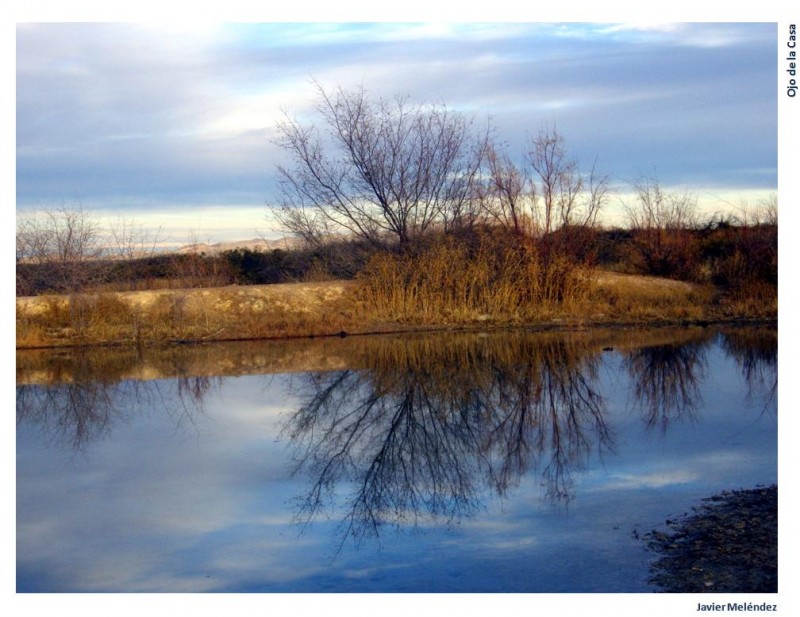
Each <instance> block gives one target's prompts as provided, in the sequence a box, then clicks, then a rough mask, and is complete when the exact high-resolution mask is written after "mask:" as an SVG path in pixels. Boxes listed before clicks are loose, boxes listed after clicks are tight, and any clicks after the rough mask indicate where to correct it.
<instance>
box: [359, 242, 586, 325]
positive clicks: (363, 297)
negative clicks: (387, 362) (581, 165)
mask: <svg viewBox="0 0 800 617" xmlns="http://www.w3.org/2000/svg"><path fill="white" fill-rule="evenodd" d="M358 283H359V287H358V292H357V299H358V300H359V301H360V303H361V307H362V308H361V310H363V312H364V313H365V314H366V315H368V316H371V317H374V318H376V319H383V320H389V321H396V322H399V323H413V324H452V323H455V324H464V323H474V322H486V321H492V322H521V321H525V320H531V319H546V318H549V317H553V316H556V315H559V314H563V313H570V312H573V311H575V310H576V309H577V308H578V307H579V306H580V305H581V303H582V301H583V300H584V299H585V298H586V297H588V294H589V289H590V285H589V276H588V272H587V271H586V270H585V269H584V268H581V267H579V266H577V265H576V264H574V263H573V262H571V261H570V260H569V259H567V258H566V257H554V258H552V259H550V260H548V261H546V262H545V261H543V260H542V259H540V258H539V256H538V255H537V253H536V251H535V250H533V249H531V248H528V247H525V246H509V245H503V244H501V243H496V242H494V241H492V240H491V239H488V240H487V239H481V241H480V242H479V243H478V245H477V247H474V248H471V249H469V248H468V247H466V246H465V245H464V244H461V243H457V242H446V241H442V242H439V243H436V244H435V245H433V246H431V247H429V248H427V249H425V250H423V251H422V252H420V253H418V254H413V255H412V254H405V255H393V254H378V255H375V256H374V257H373V258H372V259H371V260H370V261H369V262H368V263H367V265H366V267H365V268H364V270H363V271H362V272H361V273H360V275H359V277H358Z"/></svg>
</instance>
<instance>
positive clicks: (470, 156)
mask: <svg viewBox="0 0 800 617" xmlns="http://www.w3.org/2000/svg"><path fill="white" fill-rule="evenodd" d="M318 93H319V103H318V105H317V112H318V113H319V114H320V117H321V118H322V121H323V123H324V125H325V127H326V129H327V130H326V132H325V134H324V136H323V133H321V132H320V130H319V129H317V128H316V127H315V126H305V125H303V124H301V123H300V122H299V121H297V120H293V119H290V118H287V119H285V120H284V121H283V122H281V123H279V124H278V131H279V134H280V137H279V139H278V144H279V145H280V146H281V147H282V148H283V149H284V150H286V151H287V152H288V153H289V154H290V155H291V156H292V159H293V165H292V166H291V167H280V168H279V174H280V176H281V184H282V192H283V197H284V199H283V204H282V208H281V209H280V211H279V212H278V213H277V214H278V218H279V219H280V220H281V222H282V224H283V225H284V226H285V227H286V228H287V229H288V230H289V231H290V232H291V233H293V234H295V235H298V236H300V237H301V238H304V239H306V240H309V241H311V242H318V241H319V240H320V239H321V238H322V237H324V235H325V234H326V233H341V232H347V233H350V234H353V235H355V236H358V237H361V238H364V239H366V240H368V241H370V242H372V243H374V244H377V245H381V244H384V243H385V239H386V238H387V237H388V238H391V239H393V240H396V241H398V242H399V243H401V244H405V243H407V242H409V241H410V240H412V239H414V238H416V237H418V236H420V235H421V234H423V233H424V232H425V231H427V230H429V229H431V228H432V227H434V226H435V225H439V226H440V227H441V228H443V229H445V230H447V229H453V228H457V227H459V226H468V225H471V224H472V223H473V222H474V220H475V219H476V218H477V215H478V212H477V210H476V208H475V207H474V203H473V197H474V192H473V188H474V185H475V183H476V181H477V177H478V171H479V168H480V163H481V159H482V156H483V153H484V151H485V145H486V143H487V139H488V129H487V134H484V135H480V134H476V133H475V132H473V130H472V123H471V121H470V120H469V119H467V118H465V117H464V116H463V115H461V114H459V113H457V112H454V111H451V110H449V109H448V108H447V107H445V106H443V105H427V104H412V103H410V102H409V100H408V99H405V98H401V97H398V98H396V99H394V100H393V101H391V102H389V101H384V100H382V99H379V100H372V99H370V98H369V97H368V96H367V94H366V93H365V91H364V90H363V89H360V90H356V91H345V90H343V89H341V88H339V89H338V90H336V92H335V93H333V94H329V93H327V92H326V91H325V90H324V89H323V88H322V87H320V86H318Z"/></svg>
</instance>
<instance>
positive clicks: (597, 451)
mask: <svg viewBox="0 0 800 617" xmlns="http://www.w3.org/2000/svg"><path fill="white" fill-rule="evenodd" d="M716 336H717V331H715V330H713V329H694V330H683V331H679V332H674V331H672V332H670V331H655V332H650V333H647V332H643V333H636V334H616V333H609V332H602V331H600V332H592V333H572V334H566V333H560V334H556V333H524V332H506V333H493V334H489V335H478V334H471V335H467V334H462V335H453V334H448V335H438V336H430V335H428V336H422V335H420V336H407V337H402V338H401V337H367V338H363V339H352V340H351V341H348V342H347V345H348V347H343V348H340V349H338V353H341V354H342V355H341V357H342V358H344V360H343V363H344V365H346V366H350V367H359V368H349V369H345V370H335V371H327V372H315V373H300V374H299V375H300V377H298V378H297V379H296V380H295V382H294V385H295V386H298V385H299V389H298V392H297V395H298V396H299V397H300V400H301V403H300V405H299V407H298V408H297V409H296V410H295V411H292V412H291V413H290V415H289V416H288V419H287V421H286V424H285V426H284V429H283V435H284V436H287V437H288V438H289V439H290V441H291V442H292V447H293V452H294V456H295V472H296V473H297V474H301V475H304V476H307V477H308V478H309V485H308V488H307V490H306V491H304V492H303V494H302V495H301V496H300V497H299V498H298V504H297V510H296V517H297V520H298V521H300V522H301V523H302V524H304V525H305V524H308V523H310V522H312V521H313V520H315V519H317V518H318V517H319V516H320V515H321V514H322V513H323V512H324V511H326V510H328V509H330V508H336V507H343V508H344V514H343V516H342V518H341V521H342V522H341V525H342V527H341V530H340V531H341V532H342V534H341V541H342V542H345V541H346V540H347V538H348V537H350V538H352V539H354V540H355V541H356V542H357V543H358V542H359V541H361V540H363V539H364V538H367V537H374V538H377V537H378V536H379V534H380V531H381V529H382V528H383V527H384V526H386V525H390V526H392V525H397V526H400V525H412V526H413V525H416V524H419V523H421V522H423V521H426V520H431V519H435V520H437V521H439V522H445V523H453V522H457V521H459V520H460V519H461V518H462V517H465V516H469V515H470V514H472V513H473V512H474V511H475V510H476V509H477V508H480V507H481V505H482V499H483V497H484V496H486V495H488V494H495V495H498V496H503V495H505V494H506V493H508V492H509V491H510V490H512V489H514V488H517V487H519V485H520V483H521V481H522V479H523V477H524V476H525V475H526V474H530V473H535V474H536V475H537V476H538V477H539V479H540V482H541V485H542V491H543V494H544V496H545V497H546V498H547V499H549V500H551V501H552V502H554V503H564V502H567V501H569V499H570V498H571V496H572V493H573V480H572V478H573V474H574V472H576V471H578V470H580V469H582V468H583V467H584V466H585V465H586V464H587V462H588V459H589V457H590V456H592V455H593V454H594V455H597V456H603V455H604V454H606V453H608V452H610V451H612V450H613V448H614V435H613V430H612V427H611V426H609V420H608V414H607V411H606V404H605V401H604V398H603V396H602V395H601V385H600V379H599V375H600V374H601V371H600V369H601V367H606V368H609V367H611V366H612V361H611V360H609V359H608V358H609V356H605V355H603V354H602V352H601V349H603V347H604V346H608V345H609V344H610V343H611V344H614V345H617V346H618V347H617V348H618V349H619V351H620V354H621V365H620V366H621V368H622V370H624V371H625V372H626V373H627V374H628V376H629V377H630V386H629V387H630V397H629V398H630V400H631V402H632V405H633V407H634V408H635V410H636V412H637V413H641V414H642V417H643V419H644V421H645V425H646V426H647V427H648V428H650V429H653V428H659V429H660V430H662V431H666V430H667V429H668V428H669V426H670V424H671V423H672V422H675V421H678V420H683V419H686V418H693V417H694V414H696V413H697V409H698V404H699V402H700V385H701V383H702V380H703V379H704V376H705V372H706V368H707V364H708V359H707V357H706V350H707V348H708V346H709V345H710V344H711V342H712V341H714V340H715V337H716ZM626 339H627V340H626ZM719 340H720V345H721V346H722V349H723V350H724V351H725V353H726V354H727V355H728V356H729V357H731V358H733V359H734V360H735V361H736V362H737V363H738V364H739V366H740V367H741V373H742V377H743V379H744V381H745V383H746V386H747V388H748V393H749V396H751V397H753V398H755V397H761V396H763V397H764V400H765V407H766V406H767V405H769V404H771V403H773V404H774V396H775V391H776V389H777V335H776V333H775V331H774V329H763V330H752V329H748V330H742V329H732V330H722V331H719ZM620 341H625V342H624V343H620ZM343 344H344V342H343ZM201 351H203V353H211V352H210V351H209V350H207V349H205V350H201ZM345 352H346V353H345ZM170 358H171V357H170ZM181 358H182V356H181ZM129 360H130V362H133V361H134V360H135V358H131V359H129ZM216 360H217V364H219V358H216ZM126 362H128V360H126ZM182 362H183V360H182V361H181V363H175V358H171V359H170V360H169V364H170V365H171V366H174V370H175V372H176V373H177V374H179V375H187V374H189V373H188V372H187V371H186V370H184V368H185V366H188V363H187V364H183V363H182ZM112 364H113V363H112ZM123 364H125V363H121V362H120V363H119V366H116V365H113V370H109V371H106V372H103V371H100V370H99V369H98V367H97V366H95V365H93V364H92V361H91V355H90V354H77V355H76V357H75V359H74V361H72V364H71V365H70V366H69V375H70V377H69V379H66V378H65V379H63V380H54V382H53V383H52V384H51V385H20V386H18V387H17V422H18V424H19V425H22V424H29V425H36V426H37V427H38V428H39V429H40V430H41V431H42V432H44V433H45V434H46V435H47V436H48V437H49V438H51V439H58V440H66V441H67V442H68V443H70V444H71V446H72V447H74V448H81V447H84V446H85V444H87V443H89V442H91V441H92V440H95V439H98V438H100V437H101V436H103V435H106V434H107V433H108V432H109V431H110V430H111V428H112V427H113V425H114V423H115V422H123V421H126V420H127V419H128V418H129V417H130V416H131V414H134V413H136V411H135V410H136V409H140V410H143V409H153V408H156V409H161V410H164V411H166V412H167V413H169V414H171V415H174V416H175V422H176V424H177V425H179V424H181V423H183V422H185V421H186V420H187V419H188V421H189V422H192V423H193V422H194V419H195V417H196V415H197V414H198V413H202V412H203V410H204V405H205V399H206V397H207V396H208V395H209V393H210V392H211V391H213V390H215V389H216V388H221V386H222V385H223V378H222V377H209V376H183V377H180V378H177V379H172V380H160V381H141V380H135V379H124V378H122V377H121V375H123V374H126V373H125V371H124V370H123V369H126V368H130V365H129V364H125V366H123ZM106 365H108V366H111V364H109V363H108V362H107V363H106ZM614 366H616V364H614ZM182 367H183V368H182ZM345 491H349V493H347V494H346V495H345V494H343V493H344V492H345ZM337 500H343V501H337Z"/></svg>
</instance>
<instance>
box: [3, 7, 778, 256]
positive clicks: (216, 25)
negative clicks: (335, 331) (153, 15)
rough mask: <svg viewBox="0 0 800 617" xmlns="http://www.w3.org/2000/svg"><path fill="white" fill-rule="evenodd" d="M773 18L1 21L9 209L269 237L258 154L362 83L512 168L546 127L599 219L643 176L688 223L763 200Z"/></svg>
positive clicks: (274, 159)
mask: <svg viewBox="0 0 800 617" xmlns="http://www.w3.org/2000/svg"><path fill="white" fill-rule="evenodd" d="M782 36H783V33H782V32H781V33H779V25H778V24H777V23H775V22H774V21H773V22H772V23H759V22H746V23H685V22H676V21H672V22H666V23H657V22H649V23H638V22H637V23H616V22H596V23H575V22H555V23H544V22H534V21H531V22H519V21H501V22H489V21H477V22H455V21H451V22H447V21H416V22H414V21H410V22H409V21H403V22H399V21H397V22H371V23H355V22H353V21H350V22H347V21H345V22H335V21H329V22H299V21H295V22H292V23H275V22H265V23H257V22H226V21H214V22H208V23H202V24H191V23H190V24H188V25H187V24H184V23H181V22H180V21H170V22H168V23H157V24H156V23H151V22H136V21H122V22H117V23H65V22H63V21H56V22H49V23H42V22H37V21H36V20H31V21H29V22H24V21H23V22H21V23H17V25H16V67H15V68H16V71H15V73H16V208H17V214H18V216H19V215H20V214H22V215H27V214H28V213H30V212H32V211H35V210H41V209H55V208H58V207H59V206H61V205H68V206H70V205H80V206H81V207H83V208H84V209H86V210H88V211H89V212H91V213H92V214H93V215H96V216H98V217H100V218H101V219H102V220H104V221H107V222H110V221H113V220H115V219H118V218H121V217H122V218H127V219H131V218H132V219H134V220H135V222H136V224H138V225H142V226H145V227H147V228H151V229H154V228H160V229H161V232H160V235H161V236H162V239H165V240H170V241H172V242H176V243H179V244H180V243H185V242H188V241H189V240H198V241H207V242H219V241H229V240H235V239H248V238H252V237H256V236H258V235H265V236H268V237H274V236H276V235H279V233H278V231H277V228H276V227H275V225H274V223H271V222H270V221H269V220H268V218H267V212H268V211H269V206H270V205H274V204H277V203H278V202H279V201H280V192H279V189H278V186H277V182H276V178H277V174H276V171H277V166H278V165H280V164H281V163H286V162H287V160H288V158H287V154H286V153H285V152H283V151H281V150H280V148H278V147H277V146H276V144H275V143H274V139H275V137H276V130H275V127H276V123H277V122H278V121H280V120H281V119H282V118H283V117H284V115H285V114H289V115H291V116H292V117H296V118H298V119H300V120H302V121H314V120H315V117H314V115H313V107H314V104H315V102H316V101H317V93H316V90H315V86H314V83H313V82H317V83H318V84H320V85H321V86H322V87H324V88H326V89H335V88H337V87H340V86H341V87H344V88H346V89H349V88H355V87H362V86H363V87H364V88H365V89H366V90H367V92H368V93H369V94H370V95H371V96H374V97H376V98H378V97H384V98H391V97H393V96H395V95H405V96H408V97H410V98H411V99H413V100H414V101H425V102H433V103H444V104H446V105H447V106H448V107H450V108H453V109H455V110H458V111H459V112H462V113H464V114H465V115H467V116H468V117H471V118H474V119H475V121H476V123H484V122H486V121H489V120H490V121H491V123H492V125H493V126H494V127H495V130H496V132H497V137H498V139H499V140H501V141H503V142H505V143H506V144H507V147H508V151H509V153H510V154H511V155H512V156H515V157H521V156H522V153H523V152H524V148H525V143H526V141H527V140H528V139H529V138H530V137H531V136H534V135H535V134H536V133H537V132H538V131H539V130H540V129H541V128H542V127H544V126H545V125H555V126H556V127H557V129H558V131H559V132H560V133H561V134H562V135H563V136H564V138H565V140H566V145H567V148H568V150H569V152H570V154H571V155H572V156H573V157H574V158H576V159H577V160H578V162H579V164H580V165H581V167H582V169H584V170H588V168H589V167H591V165H592V163H593V162H594V161H595V160H596V161H597V166H598V168H599V169H600V170H601V171H603V172H604V173H608V174H610V176H611V179H612V183H613V185H614V193H613V195H612V198H611V202H610V205H609V207H608V209H607V220H608V221H611V222H615V221H617V220H619V217H618V214H619V212H620V211H621V207H620V205H621V203H623V202H624V200H625V199H627V197H626V195H627V194H629V193H630V191H631V186H632V183H633V182H635V181H636V180H637V178H640V177H642V176H652V177H656V178H657V179H658V180H659V182H660V183H661V184H662V185H663V186H665V187H667V188H670V189H674V190H680V191H683V190H686V191H689V192H691V193H692V194H694V195H695V196H696V197H697V198H698V201H699V203H700V206H701V208H702V209H703V211H707V212H711V211H719V210H729V209H730V208H733V207H737V206H738V205H740V203H741V202H742V201H747V202H748V203H751V204H755V203H757V202H758V201H759V200H761V199H764V198H766V197H768V196H769V195H770V194H771V193H776V192H777V178H778V174H777V164H778V93H779V88H778V86H779V83H778V82H779V79H781V78H780V76H779V68H782V67H779V66H778V57H777V55H776V53H775V51H776V42H777V41H778V40H779V39H781V37H782Z"/></svg>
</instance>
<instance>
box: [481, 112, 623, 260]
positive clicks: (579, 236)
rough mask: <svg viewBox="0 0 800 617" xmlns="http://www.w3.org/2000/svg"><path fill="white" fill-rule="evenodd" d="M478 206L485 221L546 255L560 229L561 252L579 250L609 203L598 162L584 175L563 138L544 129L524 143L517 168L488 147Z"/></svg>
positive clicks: (606, 180)
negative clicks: (534, 243)
mask: <svg viewBox="0 0 800 617" xmlns="http://www.w3.org/2000/svg"><path fill="white" fill-rule="evenodd" d="M485 162H486V165H485V168H486V173H485V178H486V181H485V182H484V184H483V187H482V191H481V205H482V207H483V209H484V213H485V216H486V218H487V219H488V220H489V221H491V222H495V223H499V224H500V225H501V226H503V227H505V228H507V229H509V230H511V231H513V232H514V233H515V234H523V235H526V236H529V237H533V236H536V237H539V238H541V239H542V248H543V249H544V251H545V253H546V252H547V251H548V250H549V248H551V245H552V243H553V240H554V238H553V234H554V232H556V231H559V230H560V234H559V240H560V242H561V248H562V249H563V250H564V251H566V252H568V253H569V252H573V253H577V252H580V247H578V246H576V245H577V244H581V243H585V240H586V233H585V232H586V231H587V230H591V229H592V228H594V226H595V225H596V222H597V217H598V214H599V212H600V211H601V209H602V208H603V206H604V205H605V203H606V202H607V200H608V194H609V179H608V176H607V175H604V174H601V173H600V172H599V171H598V169H597V164H596V162H595V164H593V165H592V168H591V170H590V172H589V174H588V175H587V176H584V175H583V174H582V173H581V171H580V168H579V166H578V163H577V161H576V160H575V159H572V158H570V157H569V155H568V153H567V148H566V144H565V141H564V137H563V136H562V135H561V134H560V133H559V132H558V131H557V130H556V129H555V128H554V127H545V128H543V129H542V130H540V131H539V133H538V135H537V136H536V137H535V138H533V139H531V140H530V142H529V148H528V151H527V153H526V155H525V157H524V164H523V165H522V166H521V167H518V166H517V165H515V164H514V162H513V161H512V160H511V158H510V157H509V156H508V154H506V153H503V152H500V151H499V149H498V147H497V146H496V145H492V146H490V147H489V148H488V149H487V153H486V156H485Z"/></svg>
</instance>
